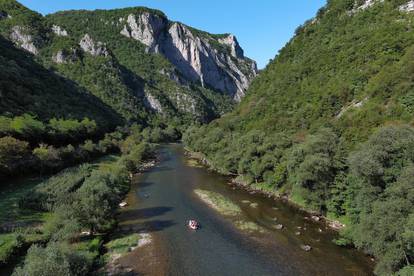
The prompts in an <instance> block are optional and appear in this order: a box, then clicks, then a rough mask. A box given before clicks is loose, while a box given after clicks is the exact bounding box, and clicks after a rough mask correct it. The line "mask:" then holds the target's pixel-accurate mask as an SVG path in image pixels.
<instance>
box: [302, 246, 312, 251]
mask: <svg viewBox="0 0 414 276" xmlns="http://www.w3.org/2000/svg"><path fill="white" fill-rule="evenodd" d="M300 248H301V249H302V250H304V251H306V252H309V251H311V250H312V247H311V246H310V245H301V246H300Z"/></svg>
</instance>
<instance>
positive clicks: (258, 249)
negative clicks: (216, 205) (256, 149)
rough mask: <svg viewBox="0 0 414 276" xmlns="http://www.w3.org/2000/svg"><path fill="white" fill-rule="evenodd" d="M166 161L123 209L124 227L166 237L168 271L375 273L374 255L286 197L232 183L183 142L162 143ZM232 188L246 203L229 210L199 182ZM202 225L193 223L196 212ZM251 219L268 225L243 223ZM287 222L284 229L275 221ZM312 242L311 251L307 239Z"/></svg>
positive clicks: (222, 190) (221, 190) (226, 192)
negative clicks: (339, 241) (348, 243)
mask: <svg viewBox="0 0 414 276" xmlns="http://www.w3.org/2000/svg"><path fill="white" fill-rule="evenodd" d="M159 157H160V162H159V163H158V164H157V165H156V166H155V167H154V168H152V169H150V170H149V171H147V172H145V173H143V174H142V175H140V176H139V179H138V181H136V183H135V184H133V187H132V189H131V192H130V193H129V195H128V197H127V201H128V203H129V206H128V208H126V209H125V210H122V212H121V213H120V215H119V219H120V227H124V228H125V227H126V228H129V229H132V230H134V231H146V232H149V233H151V234H152V235H154V236H156V237H157V238H158V239H159V240H161V241H162V250H163V252H165V254H164V255H165V256H167V257H166V259H167V260H168V264H166V265H167V267H168V268H167V274H168V275H371V274H372V269H373V263H372V262H371V260H369V258H367V257H366V256H364V255H363V254H362V253H361V252H359V251H357V250H354V249H346V248H340V247H338V246H336V245H334V244H333V243H332V239H333V238H335V237H336V233H335V232H333V231H331V230H329V229H327V228H326V227H325V225H324V224H322V223H317V222H313V221H311V220H309V219H306V218H305V217H306V214H305V213H303V212H301V211H299V210H297V209H296V208H294V207H291V206H289V205H288V204H286V203H284V202H282V201H280V202H279V201H274V200H270V199H267V198H265V197H263V196H260V195H251V194H248V193H246V192H245V191H241V190H235V189H234V188H232V187H231V186H229V185H227V183H228V180H229V179H228V178H226V177H224V176H221V175H218V174H216V173H214V172H211V171H209V170H207V169H206V168H202V167H194V166H191V165H189V164H188V159H187V157H186V156H185V155H184V149H183V147H182V146H181V145H174V144H173V145H165V146H162V147H161V148H160V149H159ZM196 189H202V190H205V191H211V192H214V193H217V194H220V195H222V196H224V197H225V198H226V199H228V200H230V201H231V202H232V203H234V204H236V205H237V206H239V208H240V209H241V211H242V212H241V214H239V215H238V216H237V217H228V216H223V215H221V214H220V213H219V212H217V211H216V210H214V209H212V208H210V206H209V205H207V204H206V203H205V202H204V201H202V200H201V199H200V198H199V197H198V196H197V195H196V194H195V193H194V190H196ZM190 218H194V219H197V220H198V221H199V222H200V223H201V225H202V228H201V229H200V230H198V231H191V230H189V229H187V228H186V226H185V223H186V221H187V220H188V219H190ZM236 220H237V221H240V220H243V221H245V222H249V223H254V224H255V225H257V226H258V227H259V228H260V229H262V231H257V232H254V231H253V232H251V231H250V232H247V231H243V230H240V228H237V227H236V224H235V222H236ZM276 224H282V225H283V226H284V228H283V229H282V230H277V229H275V225H276ZM305 244H306V245H310V246H311V247H312V250H311V251H309V252H305V251H304V250H303V249H302V248H301V245H305Z"/></svg>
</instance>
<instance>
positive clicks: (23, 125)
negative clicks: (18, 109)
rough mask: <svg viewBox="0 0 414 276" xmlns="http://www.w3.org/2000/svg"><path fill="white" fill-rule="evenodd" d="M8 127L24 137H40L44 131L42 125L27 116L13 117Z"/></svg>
mask: <svg viewBox="0 0 414 276" xmlns="http://www.w3.org/2000/svg"><path fill="white" fill-rule="evenodd" d="M10 127H11V128H12V129H13V130H14V131H15V132H16V133H18V134H21V135H22V136H24V137H36V136H40V135H41V134H42V133H43V132H44V131H45V126H44V124H43V123H42V122H40V121H38V120H36V119H35V117H33V116H31V115H29V114H24V115H22V116H17V117H14V118H13V121H12V122H11V123H10Z"/></svg>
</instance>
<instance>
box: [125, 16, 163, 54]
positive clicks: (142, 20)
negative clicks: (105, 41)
mask: <svg viewBox="0 0 414 276" xmlns="http://www.w3.org/2000/svg"><path fill="white" fill-rule="evenodd" d="M127 23H128V25H125V26H124V29H122V31H121V34H122V35H124V36H126V37H130V38H133V39H135V40H138V41H140V42H142V43H143V44H145V45H146V46H147V50H148V51H152V52H158V45H157V40H158V37H159V35H160V34H161V31H162V30H163V29H164V28H165V26H166V25H167V24H168V22H167V20H166V19H165V18H163V17H160V16H158V15H154V14H151V13H148V12H144V13H141V14H139V15H137V16H135V15H134V14H130V15H129V16H128V19H127Z"/></svg>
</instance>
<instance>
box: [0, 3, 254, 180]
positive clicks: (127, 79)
mask: <svg viewBox="0 0 414 276" xmlns="http://www.w3.org/2000/svg"><path fill="white" fill-rule="evenodd" d="M178 29H179V31H180V32H184V33H183V34H181V35H180V36H179V39H178V37H174V38H173V30H178ZM175 34H176V33H175ZM177 39H178V40H177ZM181 39H182V40H181ZM150 41H152V42H151V43H153V44H154V45H152V44H150ZM187 42H188V43H189V44H188V45H187V44H186V43H187ZM180 43H181V44H180ZM178 45H181V46H182V47H181V48H179V49H181V50H183V51H185V50H186V49H187V48H190V47H196V48H197V49H196V50H194V51H191V54H190V56H189V57H190V59H191V60H193V59H194V56H191V55H196V56H197V58H198V60H199V63H197V64H191V63H190V61H189V60H186V57H185V56H184V53H180V52H179V49H178V48H177V47H178ZM207 52H208V54H207V56H203V55H202V54H203V53H207ZM0 61H1V64H0V97H1V101H0V177H1V176H4V175H10V174H14V173H17V172H20V173H21V172H23V171H22V170H24V171H32V170H39V169H40V170H42V171H43V170H45V171H48V172H51V171H54V170H57V169H61V168H62V167H65V166H68V165H72V164H74V163H79V162H84V161H87V160H88V159H90V158H92V157H97V156H98V155H103V154H107V153H109V152H110V148H111V147H112V146H111V145H112V144H113V143H112V140H113V139H112V138H113V137H112V136H111V135H112V134H110V133H111V132H112V131H114V130H115V128H116V127H121V126H131V125H135V124H137V125H139V126H141V129H144V128H147V129H146V130H145V133H146V134H145V135H146V137H148V138H149V139H152V140H156V141H166V140H169V139H173V140H176V139H179V138H180V137H181V134H180V132H181V129H185V128H186V126H187V125H189V124H191V123H194V122H197V123H200V122H208V121H210V120H212V119H214V118H217V117H219V116H221V114H223V113H224V112H226V111H229V110H231V109H232V107H233V105H234V102H235V101H236V100H237V99H240V98H241V97H242V96H243V95H244V91H245V89H246V88H247V86H248V84H249V82H250V80H251V78H253V77H254V76H255V74H256V67H255V63H254V62H253V61H252V60H250V59H248V58H246V57H244V55H243V50H242V49H241V48H240V46H239V45H238V42H237V40H236V38H235V37H234V36H232V35H229V34H225V35H212V34H209V33H206V32H202V31H199V30H196V29H193V28H191V27H188V26H186V25H184V24H182V23H178V22H170V21H169V20H168V19H167V17H166V16H165V15H164V14H163V13H162V12H160V11H157V10H151V9H147V8H127V9H120V10H110V11H102V10H98V11H67V12H59V13H56V14H53V15H48V16H46V17H45V16H42V15H40V14H38V13H36V12H34V11H31V10H30V9H28V8H26V7H24V6H23V5H21V4H20V3H18V2H17V1H15V0H0ZM105 134H106V136H105ZM151 137H152V138H151ZM108 148H109V150H108Z"/></svg>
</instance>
